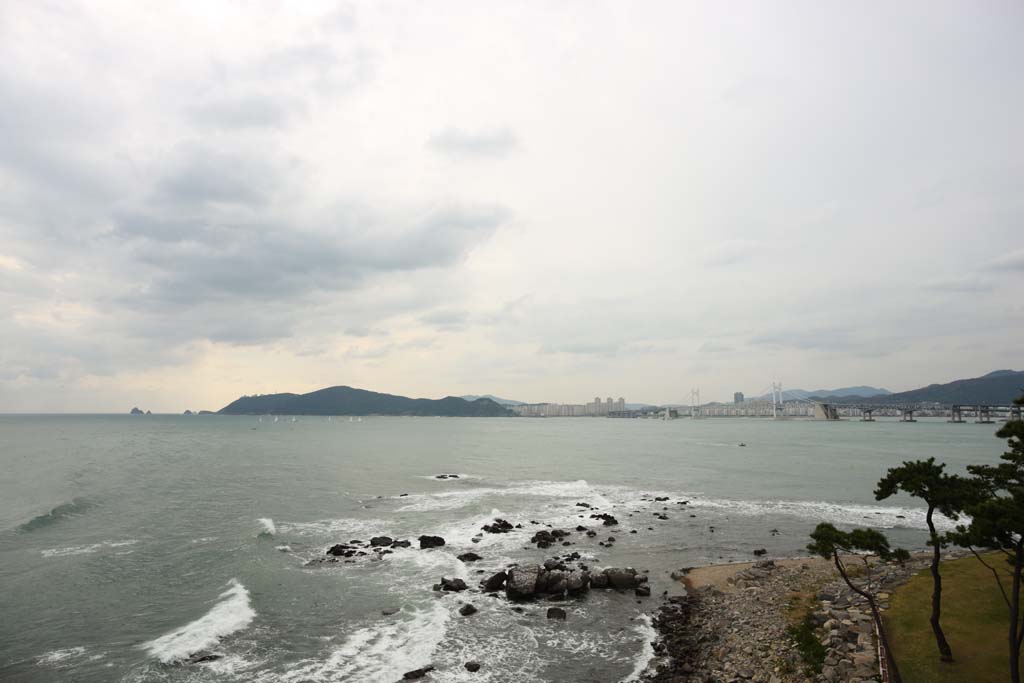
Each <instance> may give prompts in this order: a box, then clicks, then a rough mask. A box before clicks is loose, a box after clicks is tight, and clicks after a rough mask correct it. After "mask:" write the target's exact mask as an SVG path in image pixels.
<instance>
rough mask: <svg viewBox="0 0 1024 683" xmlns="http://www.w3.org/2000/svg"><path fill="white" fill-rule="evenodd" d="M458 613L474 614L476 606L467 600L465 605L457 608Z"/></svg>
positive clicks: (466, 615)
mask: <svg viewBox="0 0 1024 683" xmlns="http://www.w3.org/2000/svg"><path fill="white" fill-rule="evenodd" d="M459 614H461V615H462V616H464V617H468V616H469V615H471V614H476V607H474V606H473V605H471V604H469V603H468V602H467V603H466V604H465V605H463V606H462V607H460V608H459Z"/></svg>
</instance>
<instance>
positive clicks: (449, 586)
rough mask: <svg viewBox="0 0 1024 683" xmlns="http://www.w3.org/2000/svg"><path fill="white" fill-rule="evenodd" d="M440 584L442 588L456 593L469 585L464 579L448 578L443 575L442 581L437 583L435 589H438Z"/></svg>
mask: <svg viewBox="0 0 1024 683" xmlns="http://www.w3.org/2000/svg"><path fill="white" fill-rule="evenodd" d="M438 586H440V590H443V591H449V592H454V593H460V592H462V591H464V590H466V589H467V588H468V587H469V586H467V585H466V582H465V581H463V580H462V579H448V578H445V577H443V576H442V577H441V583H439V584H437V586H435V587H434V589H435V590H438Z"/></svg>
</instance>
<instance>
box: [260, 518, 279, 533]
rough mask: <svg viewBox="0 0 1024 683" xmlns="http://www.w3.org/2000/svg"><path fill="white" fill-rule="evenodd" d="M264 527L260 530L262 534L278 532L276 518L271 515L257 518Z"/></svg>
mask: <svg viewBox="0 0 1024 683" xmlns="http://www.w3.org/2000/svg"><path fill="white" fill-rule="evenodd" d="M256 521H257V522H259V523H260V526H261V527H263V528H262V530H261V531H260V533H259V535H260V536H273V535H275V534H276V533H277V527H275V526H274V520H272V519H270V518H269V517H260V518H259V519H257V520H256Z"/></svg>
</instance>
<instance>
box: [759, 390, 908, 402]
mask: <svg viewBox="0 0 1024 683" xmlns="http://www.w3.org/2000/svg"><path fill="white" fill-rule="evenodd" d="M891 393H892V392H891V391H889V390H888V389H879V388H877V387H867V386H857V387H840V388H838V389H815V390H814V391H808V390H807V389H786V390H784V391H783V392H782V400H784V401H792V400H798V399H804V398H810V397H812V396H814V397H815V398H842V397H846V396H859V397H867V396H887V395H888V394H891ZM755 400H759V401H770V400H772V395H771V394H765V395H764V396H758V397H757V398H756V399H755Z"/></svg>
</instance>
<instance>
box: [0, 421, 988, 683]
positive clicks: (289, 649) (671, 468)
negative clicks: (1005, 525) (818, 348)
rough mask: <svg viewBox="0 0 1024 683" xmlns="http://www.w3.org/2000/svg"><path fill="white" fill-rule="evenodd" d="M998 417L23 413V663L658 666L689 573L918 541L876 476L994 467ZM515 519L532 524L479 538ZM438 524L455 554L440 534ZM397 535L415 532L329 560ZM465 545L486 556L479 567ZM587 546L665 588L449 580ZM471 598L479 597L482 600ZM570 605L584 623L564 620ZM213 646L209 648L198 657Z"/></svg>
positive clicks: (384, 675)
mask: <svg viewBox="0 0 1024 683" xmlns="http://www.w3.org/2000/svg"><path fill="white" fill-rule="evenodd" d="M994 431H995V426H994V425H984V424H972V423H968V424H949V423H946V422H945V421H943V420H937V419H935V420H933V419H922V420H919V421H918V422H916V423H900V422H896V421H890V420H885V419H879V420H878V421H876V422H860V421H856V420H850V421H838V422H814V421H809V420H796V419H794V420H778V421H775V420H769V419H741V418H719V419H679V420H673V421H662V420H646V419H636V420H628V419H604V418H546V419H538V418H533V419H531V418H493V419H492V418H423V417H420V418H411V417H409V418H405V417H372V416H367V417H362V418H360V419H354V418H353V419H351V420H350V419H349V418H345V417H334V418H326V417H315V418H313V417H296V418H295V419H294V420H293V419H292V418H291V417H280V418H278V419H274V418H273V417H268V416H264V417H262V418H258V417H255V416H253V417H248V416H155V415H154V416H128V415H123V416H121V415H118V416H100V415H88V416H0V680H2V681H5V682H36V681H40V682H42V681H46V682H49V681H76V682H104V683H106V682H110V681H120V682H124V683H140V682H144V681H168V682H184V681H225V682H228V681H256V682H258V683H259V682H266V683H270V682H274V683H277V682H280V683H305V682H317V683H319V682H327V681H356V682H365V683H372V682H377V681H380V682H386V683H392V682H393V681H397V680H401V679H402V676H403V674H404V673H405V672H407V671H411V670H413V669H417V668H420V667H424V666H428V665H430V666H433V667H435V670H434V671H433V672H432V673H431V674H430V677H429V678H428V679H427V680H430V681H477V682H484V681H487V682H499V681H501V682H507V681H511V682H520V681H522V682H524V683H529V682H534V681H537V682H539V681H558V682H560V683H561V682H567V683H576V682H580V683H582V682H584V681H586V682H588V683H589V682H607V683H620V682H626V681H632V680H637V677H638V676H639V675H640V674H641V673H642V672H643V670H644V669H645V667H646V666H647V665H648V662H649V661H650V659H651V656H652V648H651V641H652V640H653V639H654V638H655V637H656V633H655V631H654V630H653V628H652V626H651V621H650V617H651V615H652V614H653V613H654V612H655V611H656V610H657V607H658V605H659V604H660V602H661V600H662V598H663V595H665V594H666V593H668V594H669V595H673V594H679V593H681V592H682V591H683V590H684V589H683V587H682V586H681V584H679V582H677V581H674V580H673V579H672V578H671V577H670V574H671V572H673V571H678V570H680V569H682V568H685V567H690V566H698V565H705V564H712V563H723V562H734V561H749V560H752V559H754V556H753V551H754V550H757V549H761V548H763V549H765V550H766V551H767V556H768V557H797V556H801V555H806V551H805V546H806V545H807V543H808V533H809V532H810V531H811V530H812V529H813V528H814V526H815V525H816V524H817V523H818V522H821V521H828V522H832V523H833V524H836V525H839V526H842V527H844V528H848V527H851V526H870V527H874V528H878V529H881V530H883V531H885V532H886V533H887V534H888V535H889V538H890V539H891V541H892V542H893V544H894V545H899V546H902V547H906V548H908V549H921V548H923V547H924V545H925V534H924V526H925V525H924V512H923V510H922V508H921V506H920V505H919V504H918V503H917V501H914V500H912V499H910V498H906V497H898V498H893V499H889V500H886V501H882V502H877V501H876V500H875V499H874V496H873V488H874V485H875V483H876V482H877V480H878V479H879V478H880V477H881V476H882V475H884V474H885V472H886V469H887V468H888V467H891V466H893V465H896V464H898V463H899V462H900V461H902V460H906V459H917V458H926V457H931V456H934V457H935V458H937V459H938V460H940V461H942V462H946V463H948V464H949V469H950V471H954V472H956V471H962V470H963V469H964V467H965V466H966V465H967V464H971V463H983V462H984V463H993V462H996V461H997V460H998V457H999V455H1000V453H1001V452H1002V451H1003V445H1004V443H1003V442H1002V441H1000V440H999V439H997V438H996V437H995V436H994ZM442 474H454V475H457V477H452V478H443V479H440V478H438V475H442ZM656 498H661V499H664V500H655V499H656ZM579 503H584V504H586V505H589V506H591V508H586V507H583V506H581V505H578V504H579ZM594 510H597V511H598V512H601V513H605V512H606V513H610V514H612V515H614V516H615V517H616V519H617V520H618V522H619V523H618V524H617V525H615V526H604V525H603V524H602V522H601V520H598V519H593V518H591V517H590V514H594ZM495 518H501V519H505V520H507V521H509V522H510V523H511V524H513V525H521V528H516V529H514V530H513V531H512V532H511V533H506V534H489V533H482V532H481V527H482V526H483V525H485V524H488V523H489V522H492V521H493V520H494V519H495ZM939 523H940V526H941V527H948V526H949V525H951V524H952V522H951V521H949V520H946V519H940V520H939ZM547 525H550V526H551V527H553V528H564V529H575V528H576V527H577V526H585V527H587V528H589V529H593V530H595V531H597V532H598V533H597V535H596V536H594V537H587V536H586V535H585V534H583V533H576V532H574V533H573V534H572V535H571V536H569V537H568V542H569V543H571V544H572V545H570V546H564V547H563V546H556V547H552V548H548V549H538V548H537V547H536V546H534V545H532V544H530V543H529V539H530V537H531V536H532V535H533V534H534V533H535V532H536V531H537V530H539V529H546V528H548V526H547ZM424 534H426V535H437V536H441V537H443V538H444V539H445V541H446V545H445V546H443V547H441V548H434V549H430V550H420V549H418V544H417V543H416V539H417V538H418V537H419V536H420V535H424ZM377 535H387V536H390V537H392V538H396V539H409V540H411V541H413V543H412V547H410V548H398V549H396V550H395V552H393V553H391V554H388V555H384V556H382V557H377V556H376V555H375V554H370V555H367V556H363V557H357V558H355V559H356V561H354V562H351V563H344V562H339V563H333V564H324V563H317V562H315V560H317V559H319V558H323V557H324V553H325V550H326V549H327V548H329V547H330V546H332V545H333V544H335V543H347V542H350V541H353V540H362V541H366V540H368V539H370V538H371V537H373V536H377ZM608 536H614V537H615V542H614V543H612V544H611V545H610V546H609V544H608V543H607V538H608ZM474 537H476V539H477V540H476V542H474V540H473V539H474ZM467 551H473V552H476V553H477V554H479V555H481V556H482V558H483V559H482V560H480V561H479V562H475V563H471V564H470V563H464V562H461V561H460V560H459V559H457V555H459V554H461V553H465V552H467ZM567 552H577V553H579V554H580V556H581V557H582V558H584V560H585V562H586V563H587V564H588V565H590V566H591V567H634V568H636V569H637V570H638V571H645V572H647V575H648V576H649V584H650V586H651V588H652V596H651V597H649V598H638V597H637V596H635V595H634V594H633V593H631V592H630V593H618V592H614V591H598V590H593V591H590V592H589V594H587V595H586V596H584V597H581V598H575V599H567V600H559V601H558V602H548V601H544V602H541V603H536V604H533V603H527V604H524V605H522V606H521V607H522V611H516V610H515V609H513V607H514V605H513V604H511V603H509V602H508V601H507V600H506V599H505V598H504V597H503V596H498V597H487V596H486V595H484V594H482V593H479V592H475V591H465V592H462V593H440V592H435V591H434V590H433V586H434V584H437V583H438V582H439V580H440V579H441V577H449V578H462V579H464V580H465V581H466V582H467V583H468V584H469V585H470V586H471V588H472V587H475V586H476V585H477V583H478V581H479V580H480V579H481V578H484V577H486V576H489V575H490V574H492V573H494V572H496V571H498V570H501V569H504V568H505V567H507V566H508V565H510V564H512V563H527V562H542V561H543V560H544V559H546V558H550V557H553V556H555V555H558V554H562V553H567ZM311 561H314V562H313V563H312V564H311ZM465 602H469V603H471V604H473V605H474V606H475V607H476V608H477V609H478V611H477V613H476V614H473V615H471V616H468V617H464V616H461V615H460V614H459V611H458V610H459V608H460V606H461V605H462V604H463V603H465ZM552 605H557V606H561V607H563V608H564V609H565V610H566V612H567V614H568V618H567V619H566V620H565V621H560V620H549V619H547V618H546V609H547V608H548V607H550V606H552ZM386 612H387V614H386ZM197 653H200V654H206V655H211V657H210V658H209V660H208V661H204V662H190V658H193V659H194V655H196V654H197ZM471 660H473V661H477V662H479V663H480V664H481V668H480V670H479V671H478V672H476V673H470V672H469V671H467V670H466V669H465V668H464V666H463V665H464V663H465V662H467V661H471Z"/></svg>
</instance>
